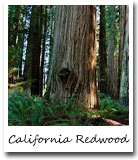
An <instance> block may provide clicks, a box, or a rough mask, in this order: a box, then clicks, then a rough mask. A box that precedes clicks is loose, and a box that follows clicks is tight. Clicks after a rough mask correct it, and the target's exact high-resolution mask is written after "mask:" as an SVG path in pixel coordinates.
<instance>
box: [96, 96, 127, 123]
mask: <svg viewBox="0 0 138 160" xmlns="http://www.w3.org/2000/svg"><path fill="white" fill-rule="evenodd" d="M98 113H99V114H100V116H101V117H104V118H109V119H112V120H116V121H118V122H120V123H123V124H127V125H128V124H129V108H128V107H126V106H123V105H121V104H120V103H119V101H118V100H113V99H112V98H111V97H109V96H106V95H105V94H102V93H100V94H99V111H98Z"/></svg>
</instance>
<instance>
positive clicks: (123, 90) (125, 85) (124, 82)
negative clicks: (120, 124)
mask: <svg viewBox="0 0 138 160" xmlns="http://www.w3.org/2000/svg"><path fill="white" fill-rule="evenodd" d="M125 24H126V27H125V43H124V51H123V57H122V72H121V84H120V102H121V104H123V105H125V106H128V104H129V8H128V6H126V21H125Z"/></svg>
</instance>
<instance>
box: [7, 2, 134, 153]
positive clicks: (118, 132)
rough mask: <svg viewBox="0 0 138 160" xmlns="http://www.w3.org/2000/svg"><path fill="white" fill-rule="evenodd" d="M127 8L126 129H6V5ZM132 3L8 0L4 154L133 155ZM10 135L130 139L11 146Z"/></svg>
mask: <svg viewBox="0 0 138 160" xmlns="http://www.w3.org/2000/svg"><path fill="white" fill-rule="evenodd" d="M52 4H54V5H61V4H62V5H63V4H64V5H78V4H79V5H100V4H101V5H129V53H131V54H129V94H130V96H129V108H130V109H129V111H130V112H129V126H109V127H108V126H102V127H100V126H83V127H78V126H77V127H75V126H63V127H52V126H48V127H46V126H45V127H42V126H39V127H34V126H31V127H30V126H28V127H27V126H26V127H15V126H13V127H10V126H8V114H7V113H8V87H7V86H8V72H7V71H8V65H7V64H8V14H7V13H8V5H52ZM132 53H133V3H132V1H128V0H126V1H120V0H114V1H113V2H112V1H108V2H104V1H103V0H85V1H79V0H70V1H63V0H58V1H57V0H56V1H55V0H47V1H46V0H41V1H38V0H33V1H28V0H22V1H18V0H10V1H7V2H5V5H4V151H5V152H133V54H132ZM12 134H16V135H18V136H19V135H20V136H23V135H24V134H28V135H30V134H32V135H34V136H35V135H36V134H39V135H40V136H43V137H59V135H60V134H62V136H63V137H66V136H68V137H70V138H73V140H75V136H76V135H77V134H82V135H83V136H89V137H93V136H94V135H95V134H97V135H98V137H111V136H112V137H117V136H118V137H123V136H125V135H126V134H127V136H128V138H129V139H130V142H129V143H126V144H114V143H112V144H87V143H85V144H76V143H75V141H74V142H72V143H69V144H50V143H49V144H41V145H40V144H39V145H36V146H34V147H33V146H32V145H30V144H20V145H19V144H12V145H10V144H9V143H8V139H9V137H10V136H11V135H12Z"/></svg>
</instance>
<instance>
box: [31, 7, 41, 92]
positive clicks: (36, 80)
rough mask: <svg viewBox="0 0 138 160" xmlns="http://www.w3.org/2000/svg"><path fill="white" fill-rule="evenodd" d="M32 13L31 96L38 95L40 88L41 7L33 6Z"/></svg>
mask: <svg viewBox="0 0 138 160" xmlns="http://www.w3.org/2000/svg"><path fill="white" fill-rule="evenodd" d="M32 12H34V20H33V21H34V26H33V39H32V44H33V47H32V51H31V56H32V64H31V80H32V82H31V94H32V95H39V91H40V89H39V87H40V53H41V37H42V6H35V7H33V9H32ZM36 13H37V14H36Z"/></svg>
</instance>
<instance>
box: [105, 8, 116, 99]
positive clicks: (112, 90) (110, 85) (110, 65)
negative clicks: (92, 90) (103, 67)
mask: <svg viewBox="0 0 138 160" xmlns="http://www.w3.org/2000/svg"><path fill="white" fill-rule="evenodd" d="M109 12H110V13H112V15H111V17H110V18H111V20H110V24H109V27H110V28H109V33H108V34H109V35H108V36H109V37H108V41H109V43H108V51H107V52H108V59H107V93H108V95H109V96H111V97H112V98H118V93H119V91H118V90H119V88H118V48H117V38H116V36H117V30H116V16H115V15H116V10H115V6H110V8H109Z"/></svg>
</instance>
